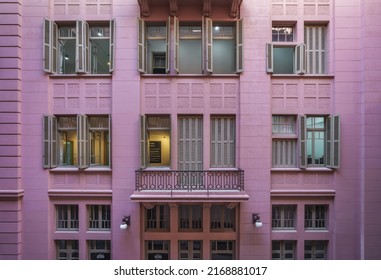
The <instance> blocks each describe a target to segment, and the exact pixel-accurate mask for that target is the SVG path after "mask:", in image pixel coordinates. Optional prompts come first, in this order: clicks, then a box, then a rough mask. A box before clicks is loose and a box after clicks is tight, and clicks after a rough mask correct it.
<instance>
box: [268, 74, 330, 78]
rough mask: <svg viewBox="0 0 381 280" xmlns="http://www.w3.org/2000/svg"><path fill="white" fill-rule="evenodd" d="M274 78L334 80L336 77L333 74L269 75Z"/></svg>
mask: <svg viewBox="0 0 381 280" xmlns="http://www.w3.org/2000/svg"><path fill="white" fill-rule="evenodd" d="M268 74H270V75H271V77H273V78H295V79H299V78H303V79H314V78H315V79H333V78H334V77H335V75H332V74H272V73H268Z"/></svg>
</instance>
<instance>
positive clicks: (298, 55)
mask: <svg viewBox="0 0 381 280" xmlns="http://www.w3.org/2000/svg"><path fill="white" fill-rule="evenodd" d="M295 73H296V74H305V73H306V45H305V44H299V45H297V46H296V47H295Z"/></svg>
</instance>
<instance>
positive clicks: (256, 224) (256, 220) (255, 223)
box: [252, 213, 262, 228]
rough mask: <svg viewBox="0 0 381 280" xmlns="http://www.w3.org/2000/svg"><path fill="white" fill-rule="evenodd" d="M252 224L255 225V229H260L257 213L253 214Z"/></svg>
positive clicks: (260, 224) (260, 223)
mask: <svg viewBox="0 0 381 280" xmlns="http://www.w3.org/2000/svg"><path fill="white" fill-rule="evenodd" d="M252 223H253V224H254V225H255V227H256V228H260V227H262V221H261V217H259V214H258V213H253V218H252Z"/></svg>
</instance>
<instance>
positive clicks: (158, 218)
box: [145, 205, 170, 231]
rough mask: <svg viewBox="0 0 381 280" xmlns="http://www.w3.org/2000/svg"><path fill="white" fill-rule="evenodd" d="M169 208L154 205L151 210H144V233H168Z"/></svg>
mask: <svg viewBox="0 0 381 280" xmlns="http://www.w3.org/2000/svg"><path fill="white" fill-rule="evenodd" d="M169 222H170V219H169V206H168V205H155V206H154V207H153V208H151V209H146V208H145V229H146V231H169Z"/></svg>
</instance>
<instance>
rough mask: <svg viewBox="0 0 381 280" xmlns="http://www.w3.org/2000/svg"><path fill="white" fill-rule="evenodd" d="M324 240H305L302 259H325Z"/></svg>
mask: <svg viewBox="0 0 381 280" xmlns="http://www.w3.org/2000/svg"><path fill="white" fill-rule="evenodd" d="M327 243H328V242H327V241H326V240H305V241H304V259H305V260H325V259H327Z"/></svg>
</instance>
